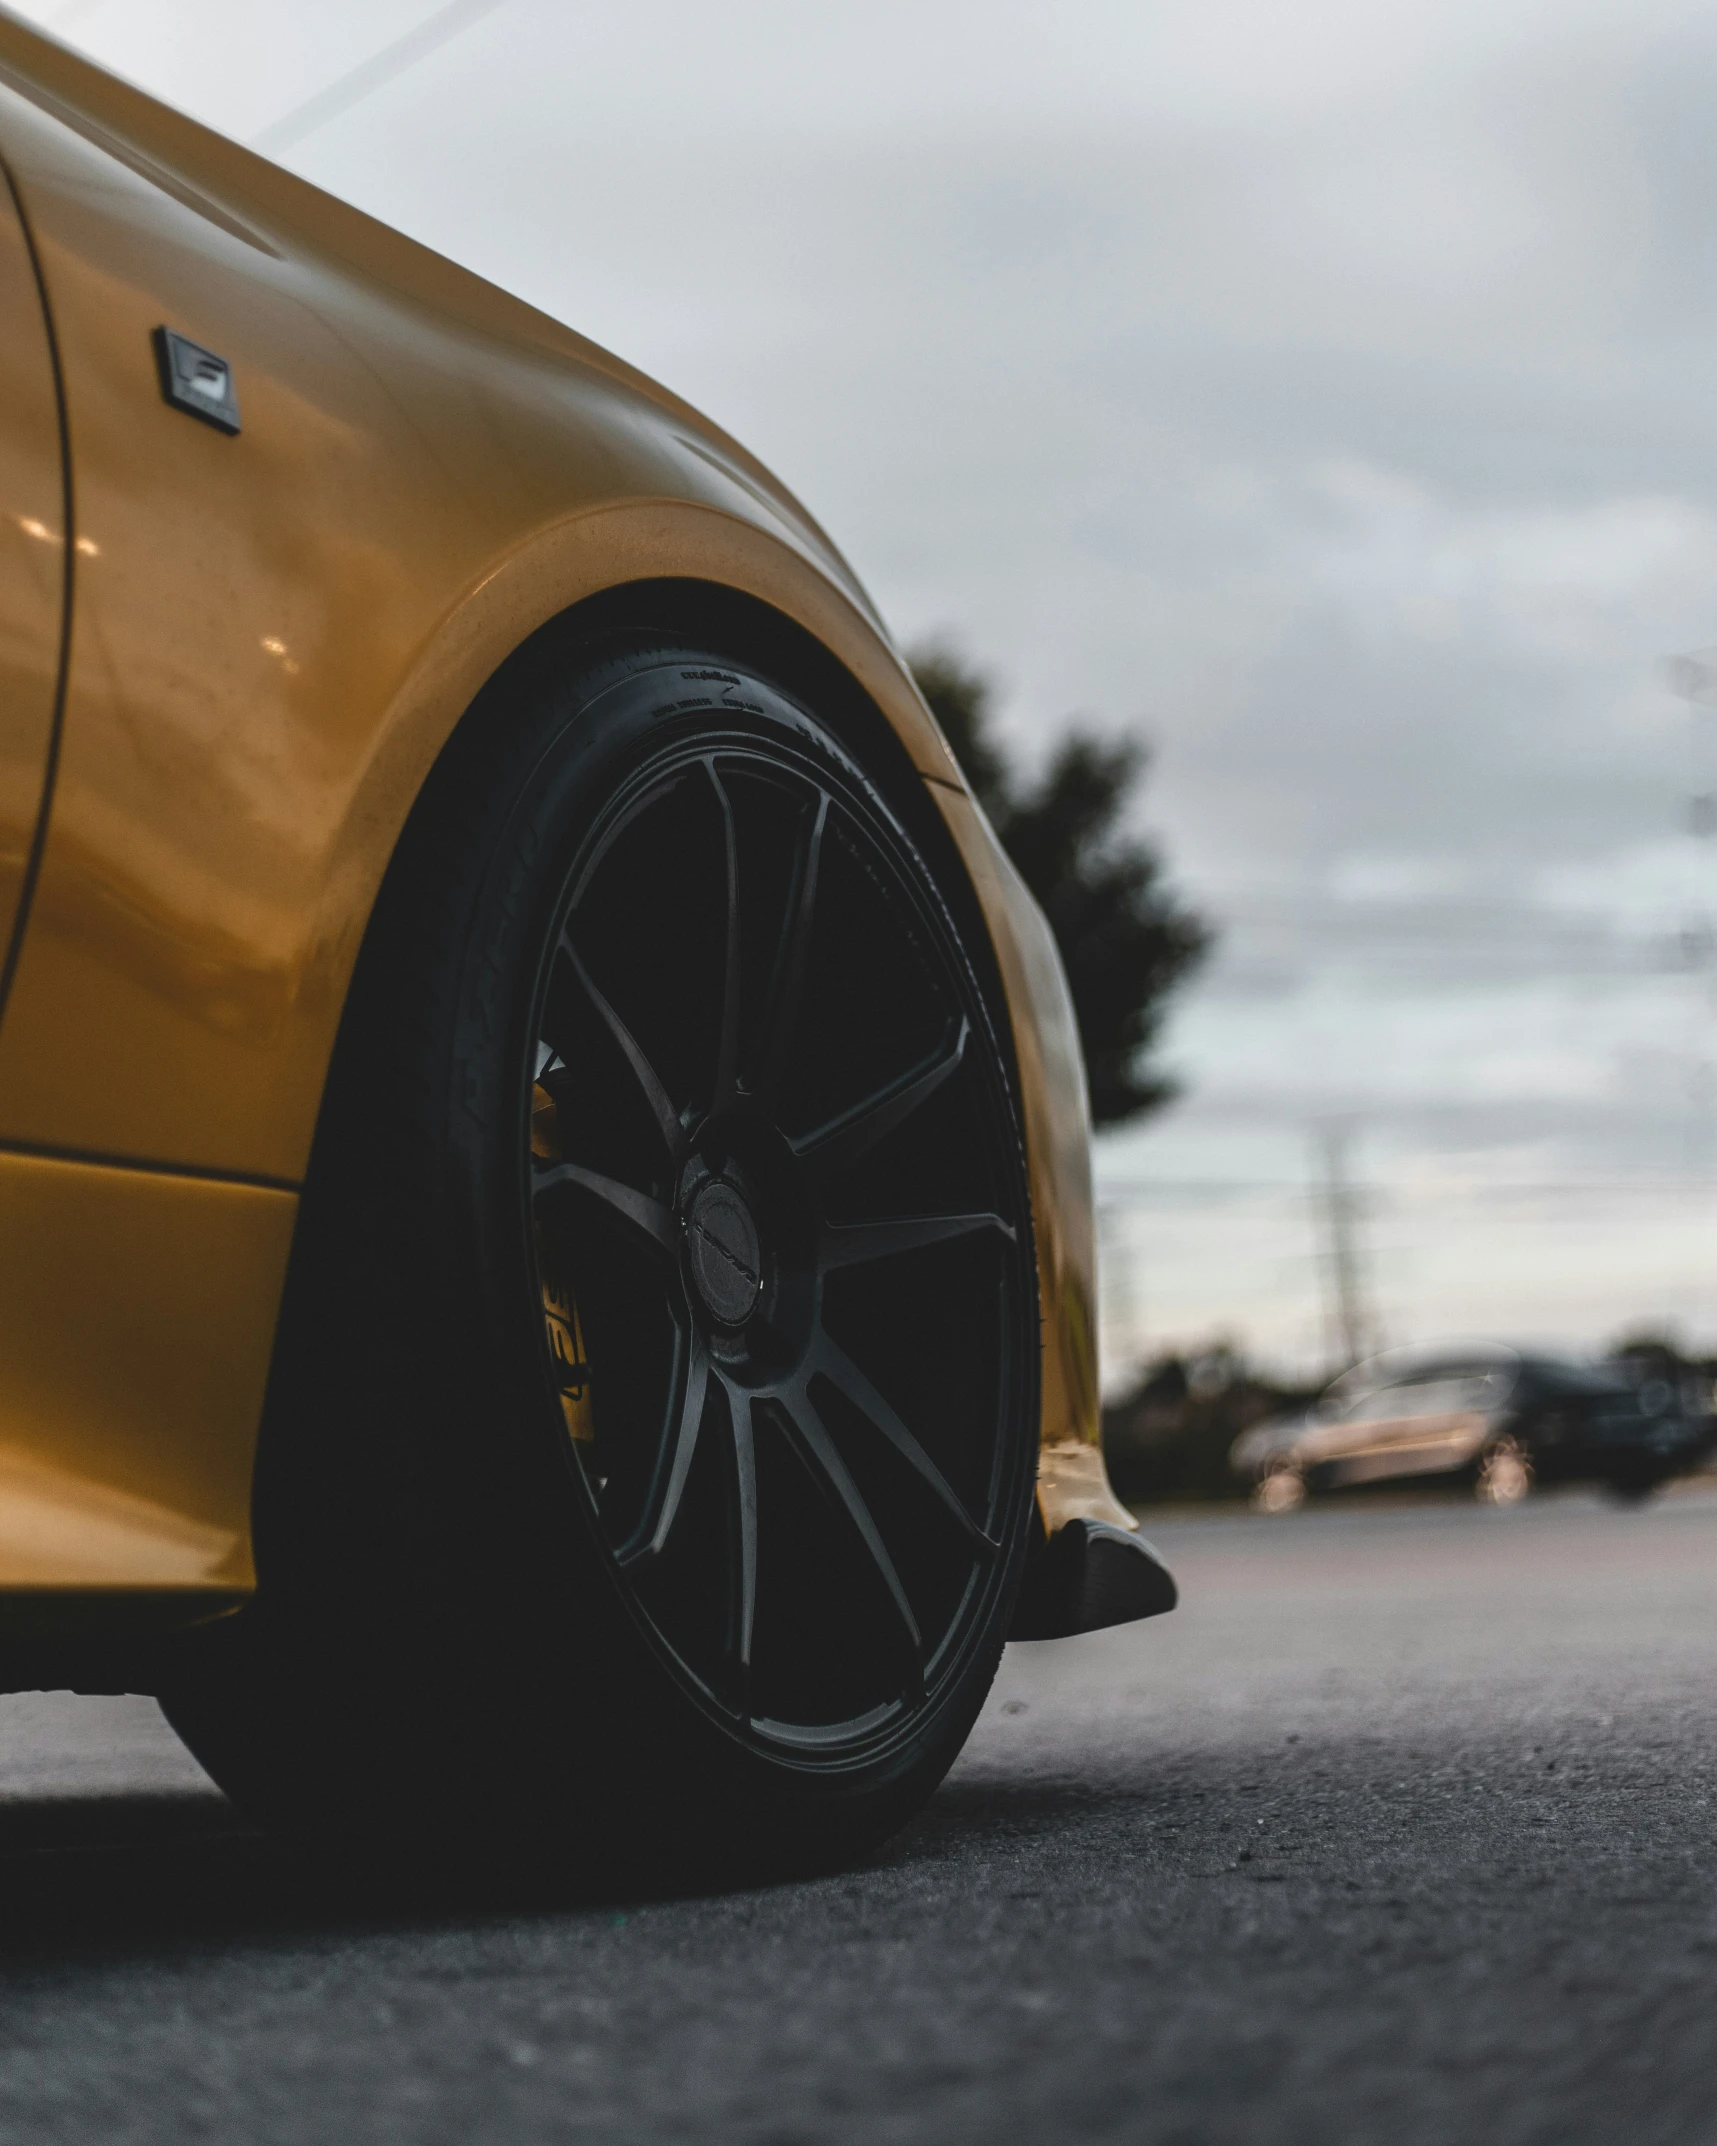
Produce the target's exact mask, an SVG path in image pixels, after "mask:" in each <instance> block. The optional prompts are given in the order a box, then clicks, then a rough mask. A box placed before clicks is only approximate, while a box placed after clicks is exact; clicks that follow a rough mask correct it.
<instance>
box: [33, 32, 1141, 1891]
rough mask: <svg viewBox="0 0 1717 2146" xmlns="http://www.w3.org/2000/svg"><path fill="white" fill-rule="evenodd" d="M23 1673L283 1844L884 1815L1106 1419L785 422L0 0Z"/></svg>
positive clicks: (1044, 1193) (537, 1850)
mask: <svg viewBox="0 0 1717 2146" xmlns="http://www.w3.org/2000/svg"><path fill="white" fill-rule="evenodd" d="M0 158H3V160H4V166H5V170H4V185H3V186H0V280H3V282H4V294H3V296H4V302H3V304H0V370H3V375H4V398H3V401H0V420H3V421H0V664H3V666H4V670H3V677H4V692H3V697H0V1689H7V1690H20V1689H29V1688H36V1687H40V1686H43V1685H70V1686H72V1687H74V1688H77V1689H82V1690H98V1691H99V1690H109V1691H111V1690H123V1691H145V1692H154V1693H156V1694H157V1695H158V1696H159V1697H160V1699H161V1701H162V1703H163V1705H164V1707H165V1709H166V1711H167V1713H168V1716H169V1718H170V1719H171V1720H172V1721H173V1723H174V1724H175V1726H176V1727H177V1728H178V1730H179V1731H180V1733H181V1734H182V1735H183V1736H184V1738H185V1739H186V1741H187V1742H188V1743H189V1744H190V1746H191V1748H192V1749H193V1750H194V1751H195V1752H196V1754H197V1755H198V1757H199V1758H200V1759H202V1761H203V1762H204V1763H205V1765H206V1766H207V1767H208V1769H209V1771H210V1772H211V1773H212V1774H213V1775H214V1777H215V1778H216V1780H218V1781H219V1782H220V1783H221V1784H222V1785H223V1786H225V1787H226V1788H227V1789H228V1790H229V1792H230V1793H231V1794H232V1795H233V1796H234V1797H235V1798H236V1799H237V1800H238V1801H239V1802H240V1803H241V1805H243V1806H244V1807H246V1808H248V1809H249V1810H251V1811H252V1812H254V1813H255V1814H257V1815H258V1816H259V1817H260V1818H261V1819H262V1820H263V1821H264V1822H265V1823H268V1824H271V1825H274V1826H276V1827H279V1828H281V1829H283V1830H285V1831H287V1832H289V1833H292V1834H294V1835H296V1836H297V1837H298V1838H300V1839H301V1840H304V1841H321V1842H326V1843H331V1844H344V1845H345V1846H346V1847H348V1848H350V1847H351V1846H352V1845H354V1844H360V1845H361V1844H368V1845H369V1846H370V1847H372V1848H373V1847H385V1848H387V1849H388V1850H389V1851H390V1852H406V1853H411V1854H416V1855H419V1856H427V1857H431V1858H435V1859H443V1860H445V1859H448V1858H453V1859H460V1858H464V1857H466V1856H469V1855H477V1856H481V1855H483V1854H485V1853H488V1852H492V1851H498V1850H499V1849H501V1848H504V1849H505V1850H506V1851H507V1852H508V1853H509V1854H519V1855H523V1856H525V1857H527V1858H540V1857H542V1856H545V1855H548V1854H551V1853H571V1854H572V1855H573V1856H574V1857H575V1858H584V1859H588V1858H590V1857H591V1856H595V1855H600V1854H602V1853H605V1852H606V1850H607V1848H608V1846H609V1845H611V1844H613V1843H617V1842H620V1841H622V1840H626V1839H638V1838H642V1839H645V1840H652V1839H653V1840H658V1841H660V1840H664V1839H668V1838H672V1839H674V1840H675V1841H677V1842H681V1843H686V1842H691V1843H694V1844H701V1845H702V1846H703V1847H707V1848H708V1849H709V1850H710V1851H711V1852H716V1851H718V1850H719V1849H720V1848H722V1847H723V1846H724V1845H725V1846H728V1847H732V1846H736V1845H738V1846H745V1847H748V1848H749V1849H753V1850H756V1849H763V1850H766V1851H768V1852H770V1853H772V1854H797V1855H804V1856H818V1857H820V1856H826V1855H829V1854H839V1853H843V1852H848V1851H850V1850H851V1849H852V1848H854V1847H856V1846H858V1845H862V1844H863V1843H864V1842H865V1841H867V1840H871V1839H875V1838H877V1837H879V1836H880V1835H881V1834H882V1833H884V1832H886V1831H887V1830H888V1829H890V1828H892V1827H893V1826H895V1825H897V1824H898V1823H899V1822H900V1821H901V1819H902V1818H903V1817H904V1816H905V1815H906V1814H907V1813H908V1812H909V1811H910V1810H911V1809H912V1808H913V1807H914V1806H915V1805H917V1804H918V1803H919V1802H920V1801H921V1800H922V1799H923V1798H924V1797H925V1796H926V1795H927V1794H928V1793H929V1792H930V1790H931V1788H932V1787H933V1786H934V1785H935V1783H936V1782H937V1781H938V1780H939V1779H940V1777H941V1775H942V1773H943V1772H944V1771H945V1769H946V1768H947V1766H948V1765H949V1764H950V1763H951V1761H952V1759H953V1757H954V1755H955V1753H956V1752H957V1751H958V1749H959V1747H960V1745H961V1742H962V1741H963V1739H964V1738H965V1736H966V1734H967V1732H968V1730H969V1728H970V1726H971V1723H972V1721H973V1719H974V1717H975V1715H976V1712H977V1710H978V1708H979V1706H980V1705H981V1703H982V1700H983V1696H984V1693H985V1691H986V1689H987V1688H988V1685H989V1682H990V1679H991V1677H992V1675H993V1673H994V1670H995V1667H996V1663H997V1660H998V1658H999V1655H1000V1651H1001V1647H1002V1643H1003V1640H1004V1639H1005V1638H1006V1637H1008V1636H1009V1634H1010V1633H1011V1634H1012V1636H1014V1637H1026V1638H1029V1637H1047V1636H1053V1635H1055V1634H1058V1633H1065V1632H1071V1631H1079V1630H1088V1629H1091V1628H1093V1627H1095V1626H1097V1625H1101V1624H1109V1623H1116V1622H1120V1621H1124V1620H1126V1619H1128V1618H1132V1617H1137V1616H1142V1615H1149V1614H1151V1613H1152V1612H1154V1611H1156V1610H1160V1609H1165V1608H1168V1607H1171V1606H1172V1604H1173V1600H1174V1587H1173V1582H1172V1580H1170V1579H1169V1577H1168V1575H1167V1574H1166V1573H1165V1572H1164V1571H1163V1569H1162V1567H1161V1566H1160V1565H1159V1564H1158V1563H1157V1562H1156V1561H1155V1559H1154V1558H1153V1557H1152V1555H1151V1554H1150V1553H1149V1551H1148V1550H1146V1549H1145V1548H1144V1546H1143V1545H1141V1544H1140V1543H1139V1542H1138V1539H1137V1537H1136V1535H1135V1534H1134V1533H1133V1532H1132V1529H1133V1523H1132V1521H1131V1519H1130V1517H1129V1516H1128V1515H1127V1514H1126V1513H1125V1512H1124V1511H1123V1510H1122V1509H1121V1508H1120V1507H1119V1506H1118V1505H1117V1504H1116V1503H1115V1500H1114V1498H1113V1496H1112V1495H1111V1493H1110V1490H1109V1487H1108V1483H1107V1480H1106V1478H1105V1476H1104V1472H1103V1465H1102V1460H1101V1456H1100V1452H1099V1448H1098V1446H1097V1443H1096V1438H1097V1396H1096V1386H1095V1375H1094V1354H1093V1332H1092V1267H1093V1246H1092V1220H1091V1206H1090V1186H1089V1175H1088V1160H1087V1151H1086V1118H1085V1107H1084V1088H1083V1075H1082V1072H1081V1068H1080V1063H1079V1053H1078V1044H1077V1038H1076V1033H1075V1029H1074V1026H1073V1019H1072V1014H1071V1010H1070V1006H1069V1002H1068V997H1067V992H1066V988H1065V985H1064V982H1063V979H1062V975H1061V972H1060V968H1059V965H1058V962H1057V958H1056V954H1055V950H1054V946H1053V943H1052V941H1051V939H1050V936H1049V933H1048V929H1047V927H1046V925H1045V924H1044V922H1043V919H1042V917H1041V915H1040V913H1039V912H1038V911H1037V909H1036V908H1035V907H1034V905H1033V904H1032V902H1031V900H1030V898H1029V896H1028V895H1027V894H1026V892H1025V890H1024V888H1023V887H1022V885H1021V883H1020V882H1019V880H1018V879H1017V877H1016V876H1015V875H1014V873H1013V871H1012V869H1011V868H1010V866H1009V865H1008V863H1007V862H1006V860H1005V858H1004V857H1003V855H1002V854H1001V852H1000V850H999V849H998V847H997V845H996V842H995V840H994V838H993V836H992V835H991V833H990V831H989V829H988V827H987V826H986V824H985V822H984V820H983V818H982V816H981V815H980V813H979V812H978V810H977V808H976V806H975V805H974V804H973V801H972V798H971V796H970V793H969V792H968V790H967V787H966V785H965V783H964V781H963V780H962V778H961V775H960V772H959V770H958V768H957V767H956V765H955V763H954V761H953V760H952V758H951V757H950V754H949V752H948V749H947V747H946V745H945V744H944V742H943V740H942V738H941V736H940V735H939V733H938V732H937V730H936V728H935V726H934V725H933V723H932V722H931V720H930V718H929V716H928V714H927V713H926V710H925V708H924V705H923V702H922V701H921V700H920V698H919V697H918V695H917V693H916V691H915V689H914V687H913V684H912V682H911V679H910V676H909V674H908V673H907V671H906V670H905V668H904V667H903V665H902V663H901V661H900V659H899V657H898V656H897V655H896V654H895V652H894V651H893V649H892V648H891V647H890V645H889V641H888V638H887V636H886V634H885V632H884V630H883V628H882V626H881V624H880V623H879V621H878V619H877V616H876V614H875V612H874V611H873V610H872V608H871V606H870V604H869V603H868V601H867V599H866V597H865V595H864V592H863V591H862V589H860V588H859V587H858V586H857V584H856V583H855V581H854V580H853V577H852V575H851V573H850V571H849V570H848V568H847V567H846V565H845V564H844V563H843V561H842V560H841V558H840V557H839V555H838V554H837V553H836V552H835V551H834V550H833V548H832V547H831V546H830V544H829V542H828V540H827V538H826V537H825V536H824V535H823V533H822V531H821V530H820V529H818V527H817V526H816V524H815V523H814V522H812V521H811V520H810V519H809V517H808V516H807V515H806V514H805V512H804V511H803V509H802V508H800V507H799V506H798V505H797V504H796V502H795V501H794V500H793V499H791V498H790V497H789V496H788V495H787V494H786V493H785V492H784V491H783V490H782V489H781V487H780V486H779V485H778V484H777V483H776V482H775V480H774V479H773V478H772V477H771V476H770V475H769V473H768V472H767V471H766V470H764V469H763V468H761V467H760V466H759V465H758V464H757V463H756V462H755V461H754V460H753V459H752V458H751V457H750V456H749V455H747V454H746V453H745V452H744V451H743V449H741V448H740V447H738V446H736V445H735V444H734V442H733V441H732V440H730V439H728V438H727V437H726V436H725V435H724V434H723V433H721V432H719V431H718V430H716V429H715V427H713V426H712V425H710V424H708V423H707V422H706V421H705V420H704V419H703V418H701V417H700V416H698V414H697V413H696V412H695V411H693V410H690V409H688V408H687V407H686V406H685V405H684V404H683V403H681V402H679V401H677V400H676V399H675V398H674V397H673V396H671V395H669V394H667V393H665V392H664V391H663V390H662V389H660V388H658V387H656V386H654V385H653V384H652V383H651V382H650V381H648V380H646V379H644V378H642V377H641V376H640V375H639V374H637V373H635V372H633V371H632V370H631V369H630V368H629V367H627V366H625V365H623V364H621V363H620V362H618V361H617V360H616V359H614V358H611V357H609V356H608V355H606V353H604V352H603V351H601V350H598V349H596V348H595V347H594V346H592V345H591V344H589V343H587V342H585V341H584V340H582V339H581V338H580V337H579V336H577V335H575V334H573V333H571V332H570V331H569V330H567V329H565V328H562V327H560V326H558V325H557V324H556V323H555V322H553V321H551V320H548V319H545V318H544V317H543V316H542V315H541V314H539V313H537V312H535V311H533V310H532V309H531V308H530V307H529V306H527V305H524V304H521V303H519V302H518V301H516V300H514V299H512V298H509V297H507V296H506V295H505V294H504V293H502V292H500V291H498V290H495V289H493V288H492V287H491V286H489V285H488V284H485V283H484V282H482V281H481V280H480V279H478V278H477V277H475V276H472V275H469V274H467V273H465V272H464V271H463V270H461V269H458V268H456V267H453V266H452V265H450V264H449V263H448V262H446V261H444V260H442V259H440V258H439V257H437V256H436V255H434V254H431V253H429V252H427V251H426V250H425V249H423V248H422V247H420V246H417V245H415V244H412V243H411V242H409V241H408V240H405V239H402V238H400V237H399V236H397V235H396V234H395V233H393V232H391V231H388V230H386V229H383V228H382V227H380V226H379V225H377V224H375V223H374V222H372V221H371V220H370V219H368V218H367V217H365V216H363V215H360V214H358V213H357V212H356V211H354V210H352V209H349V208H347V207H345V206H343V205H342V204H341V203H339V202H337V201H333V200H331V199H329V198H328V197H327V196H326V195H324V194H321V193H319V192H318V191H317V190H316V189H315V188H314V187H311V186H308V185H305V184H304V183H303V182H302V181H300V180H298V179H296V178H293V177H291V176H289V175H288V174H287V173H285V172H282V171H280V170H278V169H276V168H275V167H274V166H272V165H270V164H268V163H267V162H265V161H263V160H262V159H260V158H258V157H256V156H254V155H252V154H250V153H249V152H247V151H245V150H243V149H240V148H237V147H235V146H234V145H233V144H232V143H231V142H228V141H226V140H223V139H222V138H221V137H219V136H218V135H215V134H212V133H210V132H209V131H207V130H206V129H205V128H203V127H200V126H197V125H195V124H193V123H192V122H190V121H189V120H186V119H184V118H183V117H181V116H180V115H178V114H177V113H175V112H173V111H171V110H169V109H167V108H165V107H163V106H162V105H160V104H158V103H156V102H154V101H153V100H152V99H151V98H149V97H147V96H145V95H143V94H141V93H140V92H138V91H137V90H134V89H132V88H130V87H128V86H127V85H125V84H124V83H122V82H119V81H117V80H115V79H113V78H112V77H111V76H108V75H106V74H104V73H103V72H102V71H101V70H100V69H98V68H96V67H93V66H91V65H90V64H88V63H87V62H86V61H84V60H82V59H80V58H78V57H77V56H76V55H74V54H72V53H71V52H69V51H67V50H65V49H64V48H63V47H61V46H59V45H58V44H56V43H55V42H54V41H53V40H52V39H50V38H48V37H45V36H43V35H41V34H39V33H38V32H36V31H34V30H32V29H31V28H30V27H28V26H27V25H26V24H24V23H22V22H20V21H19V20H18V19H17V18H16V17H14V16H12V15H10V14H7V13H5V12H4V11H0Z"/></svg>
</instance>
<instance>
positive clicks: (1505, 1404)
mask: <svg viewBox="0 0 1717 2146" xmlns="http://www.w3.org/2000/svg"><path fill="white" fill-rule="evenodd" d="M1712 1434H1713V1424H1712V1417H1711V1411H1710V1398H1709V1393H1708V1391H1706V1390H1705V1388H1704V1382H1703V1381H1701V1380H1699V1379H1697V1378H1696V1377H1694V1376H1692V1375H1691V1374H1682V1373H1676V1372H1669V1371H1667V1370H1666V1369H1665V1368H1664V1367H1661V1366H1659V1365H1657V1364H1655V1363H1651V1362H1641V1361H1640V1360H1639V1359H1637V1358H1631V1357H1628V1358H1615V1359H1612V1360H1610V1361H1608V1362H1605V1363H1601V1364H1580V1363H1575V1362H1573V1361H1571V1360H1567V1359H1562V1358H1557V1357H1552V1356H1543V1355H1527V1354H1523V1353H1522V1352H1520V1351H1518V1350H1515V1349H1510V1348H1504V1347H1501V1346H1499V1345H1497V1344H1494V1343H1474V1344H1469V1345H1466V1346H1463V1347H1459V1348H1441V1349H1417V1350H1394V1351H1391V1352H1390V1353H1389V1354H1388V1355H1385V1356H1379V1357H1374V1358H1373V1359H1372V1360H1371V1361H1370V1362H1369V1363H1364V1364H1359V1365H1356V1366H1355V1368H1354V1369H1353V1370H1351V1371H1348V1372H1345V1373H1343V1375H1342V1376H1341V1377H1340V1378H1338V1379H1337V1380H1335V1382H1334V1383H1333V1384H1332V1385H1330V1386H1329V1387H1328V1388H1326V1389H1325V1391H1324V1393H1323V1394H1322V1395H1321V1396H1320V1397H1319V1398H1318V1399H1317V1400H1316V1401H1315V1402H1314V1403H1313V1404H1312V1406H1311V1407H1310V1408H1309V1409H1305V1410H1302V1411H1300V1412H1298V1413H1296V1414H1293V1415H1287V1416H1276V1417H1272V1418H1270V1419H1269V1420H1268V1421H1266V1422H1263V1423H1259V1424H1255V1425H1254V1426H1253V1427H1252V1429H1250V1430H1248V1431H1245V1432H1242V1434H1241V1435H1240V1437H1238V1438H1237V1439H1236V1440H1235V1441H1234V1445H1233V1447H1232V1449H1231V1451H1230V1454H1229V1464H1230V1466H1231V1467H1232V1468H1234V1470H1235V1471H1236V1472H1237V1473H1238V1474H1240V1475H1243V1476H1249V1477H1250V1478H1251V1481H1252V1486H1253V1488H1252V1498H1253V1503H1254V1504H1255V1505H1257V1506H1258V1507H1259V1508H1261V1509H1262V1510H1263V1511H1265V1512H1287V1511H1290V1510H1291V1509H1292V1508H1293V1507H1294V1506H1296V1505H1298V1504H1300V1503H1301V1502H1302V1500H1303V1499H1304V1498H1305V1496H1306V1493H1307V1492H1308V1491H1309V1490H1320V1491H1321V1490H1336V1489H1345V1488H1349V1487H1352V1486H1354V1485H1358V1484H1364V1483H1377V1482H1382V1481H1386V1480H1401V1481H1407V1480H1411V1479H1415V1478H1425V1477H1433V1476H1456V1477H1464V1478H1465V1479H1466V1480H1467V1481H1469V1482H1470V1483H1471V1485H1472V1487H1473V1489H1474V1491H1475V1492H1476V1494H1477V1495H1478V1496H1479V1497H1480V1498H1481V1499H1483V1500H1485V1501H1486V1502H1487V1503H1490V1504H1494V1505H1512V1504H1514V1503H1516V1502H1517V1501H1518V1500H1519V1499H1521V1498H1523V1497H1525V1496H1526V1494H1527V1492H1528V1491H1529V1490H1530V1489H1531V1488H1532V1486H1533V1484H1534V1482H1539V1481H1544V1482H1548V1481H1556V1480H1561V1481H1570V1480H1577V1479H1581V1478H1584V1479H1587V1480H1591V1481H1598V1482H1603V1483H1606V1484H1608V1485H1609V1487H1610V1488H1611V1489H1612V1490H1613V1491H1615V1492H1616V1493H1617V1495H1619V1496H1622V1497H1633V1498H1638V1497H1646V1496H1649V1495H1650V1493H1651V1492H1652V1491H1653V1490H1654V1489H1656V1487H1657V1486H1658V1485H1659V1484H1660V1483H1662V1482H1664V1481H1665V1480H1667V1478H1668V1477H1670V1476H1672V1475H1676V1474H1679V1473H1682V1472H1684V1471H1685V1470H1686V1469H1688V1468H1690V1467H1692V1466H1694V1465H1695V1464H1696V1463H1697V1462H1698V1461H1699V1460H1700V1459H1701V1458H1702V1457H1703V1456H1704V1455H1705V1453H1706V1452H1707V1451H1708V1450H1709V1449H1710V1446H1711V1442H1712Z"/></svg>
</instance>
